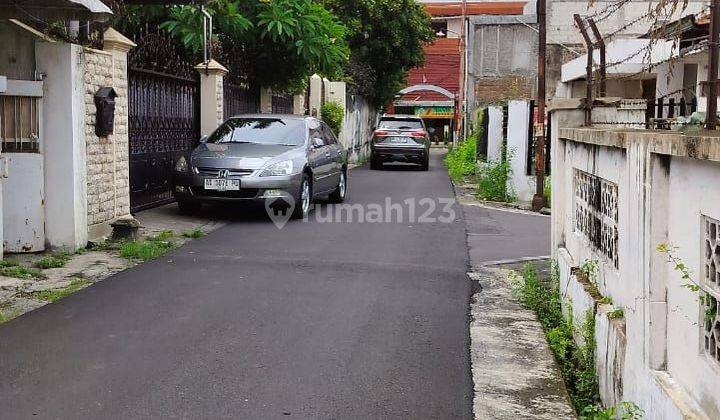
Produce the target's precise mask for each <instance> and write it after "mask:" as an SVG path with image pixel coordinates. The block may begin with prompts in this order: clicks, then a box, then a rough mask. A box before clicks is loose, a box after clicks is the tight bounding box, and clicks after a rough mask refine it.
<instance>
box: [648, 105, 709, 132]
mask: <svg viewBox="0 0 720 420" xmlns="http://www.w3.org/2000/svg"><path fill="white" fill-rule="evenodd" d="M695 111H697V99H696V98H692V99H691V100H690V101H686V100H685V98H680V99H679V100H676V99H675V98H658V99H650V100H648V102H647V108H646V109H645V124H646V127H647V128H653V129H661V130H662V129H664V130H669V129H670V121H669V120H670V119H673V118H676V117H689V116H690V115H692V114H693V112H695Z"/></svg>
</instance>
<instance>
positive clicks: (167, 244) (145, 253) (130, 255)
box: [120, 230, 177, 261]
mask: <svg viewBox="0 0 720 420" xmlns="http://www.w3.org/2000/svg"><path fill="white" fill-rule="evenodd" d="M173 235H174V234H173V232H172V231H169V230H168V231H163V232H161V233H160V234H158V235H156V236H153V237H150V238H148V239H146V240H142V241H131V242H125V243H124V244H122V245H121V246H120V255H121V256H122V257H123V258H127V259H129V260H141V261H146V260H152V259H155V258H158V257H160V256H161V255H163V254H165V253H166V252H168V251H170V250H172V249H174V248H175V247H176V246H177V244H175V242H173V241H172V240H170V239H171V238H172V237H173Z"/></svg>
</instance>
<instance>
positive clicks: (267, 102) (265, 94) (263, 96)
mask: <svg viewBox="0 0 720 420" xmlns="http://www.w3.org/2000/svg"><path fill="white" fill-rule="evenodd" d="M272 96H273V94H272V90H270V88H262V89H260V113H262V114H272V112H273V109H272V108H273V107H272Z"/></svg>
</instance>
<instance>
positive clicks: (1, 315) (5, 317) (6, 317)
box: [0, 309, 20, 324]
mask: <svg viewBox="0 0 720 420" xmlns="http://www.w3.org/2000/svg"><path fill="white" fill-rule="evenodd" d="M18 316H20V311H19V310H18V309H13V310H12V311H11V312H10V313H9V314H7V313H5V312H3V311H2V310H0V324H4V323H6V322H8V321H10V320H11V319H14V318H17V317H18Z"/></svg>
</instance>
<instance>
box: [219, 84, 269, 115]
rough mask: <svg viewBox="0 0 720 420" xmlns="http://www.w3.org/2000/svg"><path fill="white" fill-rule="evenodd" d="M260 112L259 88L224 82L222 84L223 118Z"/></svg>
mask: <svg viewBox="0 0 720 420" xmlns="http://www.w3.org/2000/svg"><path fill="white" fill-rule="evenodd" d="M257 112H260V90H259V89H257V88H252V87H250V88H248V87H245V86H240V85H234V84H232V83H229V82H225V84H224V85H223V113H224V116H225V118H230V117H232V116H234V115H240V114H254V113H257Z"/></svg>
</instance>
